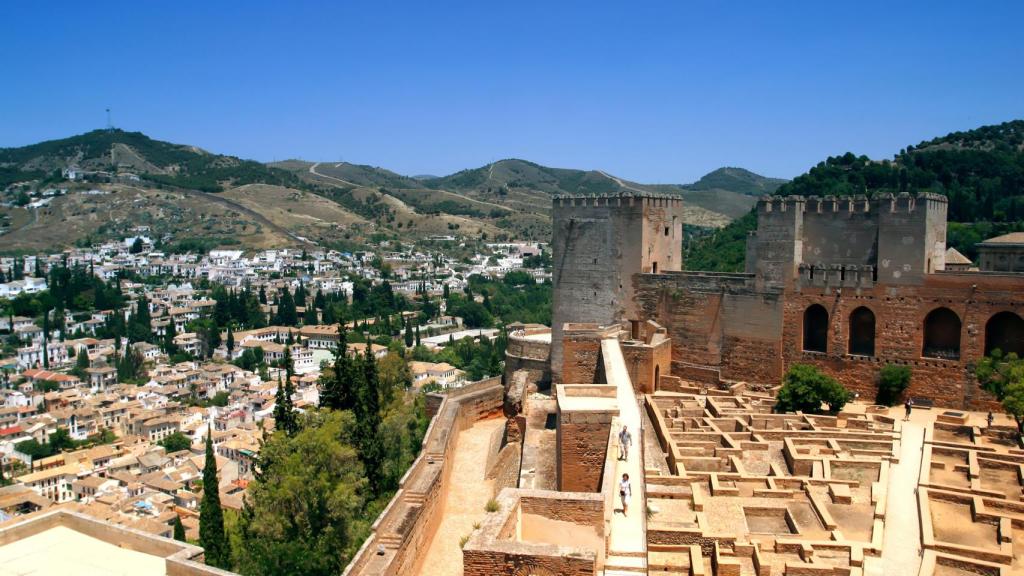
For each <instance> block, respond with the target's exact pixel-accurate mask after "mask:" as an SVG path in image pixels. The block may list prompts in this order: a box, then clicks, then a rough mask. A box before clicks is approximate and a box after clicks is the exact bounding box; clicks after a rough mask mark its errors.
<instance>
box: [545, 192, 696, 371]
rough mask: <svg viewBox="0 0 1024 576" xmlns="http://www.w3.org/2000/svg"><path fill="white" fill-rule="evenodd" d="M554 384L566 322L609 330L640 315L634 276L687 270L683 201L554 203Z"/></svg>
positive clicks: (641, 198)
mask: <svg viewBox="0 0 1024 576" xmlns="http://www.w3.org/2000/svg"><path fill="white" fill-rule="evenodd" d="M552 234H553V237H552V251H553V257H554V270H553V283H554V294H553V308H552V340H551V343H552V346H551V365H552V380H553V381H554V382H555V383H561V382H567V381H569V380H566V379H564V378H563V377H562V374H561V369H562V365H563V361H562V358H563V351H562V328H563V326H564V324H565V323H566V322H583V323H597V324H601V325H608V324H612V323H616V322H619V321H620V320H621V319H623V318H632V317H634V316H635V314H634V310H633V300H632V297H631V291H632V286H631V284H630V279H631V278H632V276H633V275H634V274H638V273H645V272H646V273H652V272H660V271H664V270H679V269H681V267H682V238H683V204H682V200H681V199H680V198H678V197H667V196H666V197H662V196H657V195H637V196H633V195H616V196H599V197H559V198H555V200H554V205H553V211H552Z"/></svg>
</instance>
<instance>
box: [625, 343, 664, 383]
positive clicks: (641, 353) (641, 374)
mask: <svg viewBox="0 0 1024 576" xmlns="http://www.w3.org/2000/svg"><path fill="white" fill-rule="evenodd" d="M622 358H623V360H625V363H626V371H627V372H629V379H630V381H631V382H632V383H633V389H634V390H636V392H637V393H638V394H653V393H654V389H655V387H656V381H657V379H658V378H660V377H661V376H662V375H666V376H668V375H669V374H671V373H672V343H671V342H670V341H668V340H665V341H663V342H661V343H659V344H656V345H653V346H651V345H643V344H641V345H630V344H629V343H625V342H624V343H623V345H622Z"/></svg>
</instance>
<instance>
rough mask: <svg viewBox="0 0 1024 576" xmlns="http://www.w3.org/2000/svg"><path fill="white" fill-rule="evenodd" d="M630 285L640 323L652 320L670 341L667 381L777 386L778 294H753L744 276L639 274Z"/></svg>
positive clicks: (750, 282)
mask: <svg viewBox="0 0 1024 576" xmlns="http://www.w3.org/2000/svg"><path fill="white" fill-rule="evenodd" d="M634 284H635V290H636V305H637V308H638V314H639V316H640V318H641V319H643V320H648V319H650V320H655V321H656V322H658V323H659V324H661V325H662V326H664V327H665V328H666V329H667V331H668V336H669V337H670V338H671V341H672V348H671V351H672V352H671V354H672V375H677V376H681V377H695V376H697V377H702V376H706V377H708V378H709V380H715V381H717V379H718V377H720V378H724V379H730V380H747V381H754V382H776V381H778V378H779V376H780V374H781V372H780V371H781V365H782V363H781V334H782V325H781V324H782V302H781V299H780V295H781V293H780V292H778V291H763V290H760V289H758V287H757V285H756V282H755V278H754V277H753V276H752V275H746V274H714V273H701V272H670V273H665V274H658V275H648V274H643V275H637V276H636V277H634ZM664 375H666V376H668V375H669V374H664ZM708 383H717V382H708Z"/></svg>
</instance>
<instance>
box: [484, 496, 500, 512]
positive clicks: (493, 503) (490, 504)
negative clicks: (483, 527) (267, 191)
mask: <svg viewBox="0 0 1024 576" xmlns="http://www.w3.org/2000/svg"><path fill="white" fill-rule="evenodd" d="M484 510H486V511H488V512H497V511H498V501H497V500H495V499H494V498H491V499H490V500H488V501H487V505H486V506H484Z"/></svg>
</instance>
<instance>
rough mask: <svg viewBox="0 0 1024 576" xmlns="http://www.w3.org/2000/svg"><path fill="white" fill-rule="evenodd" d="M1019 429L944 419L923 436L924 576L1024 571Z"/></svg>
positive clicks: (952, 416)
mask: <svg viewBox="0 0 1024 576" xmlns="http://www.w3.org/2000/svg"><path fill="white" fill-rule="evenodd" d="M1016 435H1017V434H1016V430H1015V429H1014V428H1013V427H1001V426H994V427H987V428H980V427H977V426H970V425H968V424H967V419H966V417H961V416H958V415H957V414H943V415H940V416H939V418H938V420H937V421H936V422H935V423H934V424H933V425H932V426H930V427H929V428H928V429H927V430H926V433H925V439H924V441H925V444H924V452H923V455H922V459H921V472H920V477H919V489H918V494H917V501H918V514H919V518H920V525H921V541H922V548H923V549H924V558H923V563H922V568H921V574H925V575H931V574H940V573H943V571H947V573H958V572H956V571H955V570H961V571H962V572H963V573H970V574H990V575H993V576H996V575H1001V574H1007V573H1012V574H1016V573H1019V572H1020V571H1021V570H1024V562H1022V561H1021V557H1022V554H1021V552H1020V547H1021V546H1022V545H1024V544H1022V542H1024V502H1022V500H1024V498H1022V494H1024V480H1022V479H1024V476H1022V472H1024V454H1022V452H1021V450H1020V449H1018V443H1017V441H1016Z"/></svg>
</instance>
